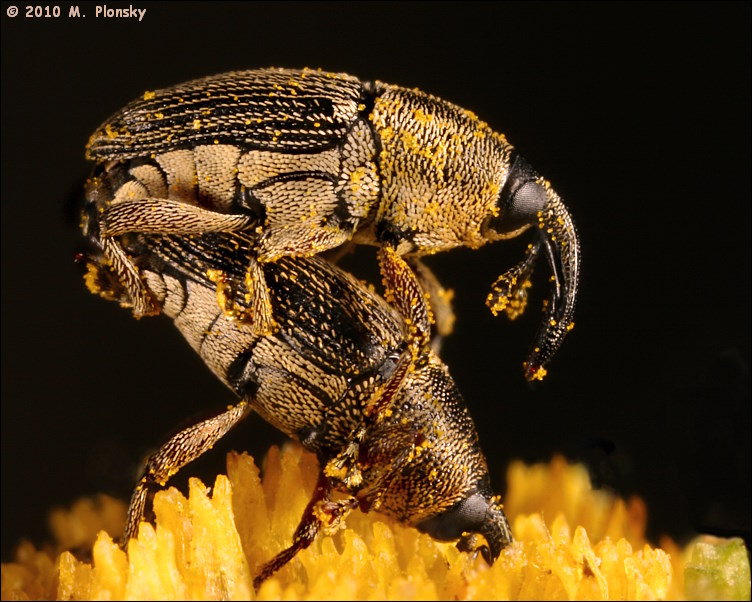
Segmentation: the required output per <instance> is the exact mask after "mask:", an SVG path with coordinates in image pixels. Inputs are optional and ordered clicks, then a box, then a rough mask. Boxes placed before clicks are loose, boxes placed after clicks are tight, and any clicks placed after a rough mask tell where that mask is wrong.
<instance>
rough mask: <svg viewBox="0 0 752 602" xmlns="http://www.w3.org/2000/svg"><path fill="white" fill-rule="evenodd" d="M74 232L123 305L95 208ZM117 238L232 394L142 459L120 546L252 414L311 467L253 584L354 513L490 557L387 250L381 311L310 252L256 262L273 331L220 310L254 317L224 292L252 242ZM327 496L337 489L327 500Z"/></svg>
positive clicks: (93, 283) (447, 383) (489, 525)
mask: <svg viewBox="0 0 752 602" xmlns="http://www.w3.org/2000/svg"><path fill="white" fill-rule="evenodd" d="M91 208H92V207H91V206H90V209H91ZM85 231H86V232H87V234H88V236H89V238H90V240H91V242H92V243H93V245H94V247H95V250H93V251H92V252H90V253H89V254H88V256H87V269H88V271H87V275H86V283H87V285H88V287H89V289H90V290H92V292H95V293H98V294H100V295H102V296H103V297H105V298H107V299H112V300H116V301H119V302H120V303H121V304H123V305H125V306H130V305H131V304H132V303H133V297H132V295H131V293H132V291H131V290H130V289H129V288H128V286H127V285H124V284H123V282H122V281H121V279H120V278H119V275H118V274H116V273H115V272H114V271H113V268H112V265H111V264H110V262H109V260H108V259H107V257H106V255H105V254H104V253H103V252H102V244H101V243H102V238H101V235H100V232H99V229H98V221H97V217H96V211H93V212H90V214H89V218H88V219H85ZM116 242H117V244H118V246H119V248H120V249H122V251H123V253H124V254H125V257H126V258H127V260H128V262H129V263H130V264H132V265H133V266H134V268H135V269H136V270H137V275H138V278H139V283H138V284H133V286H142V285H144V286H146V287H147V289H148V291H149V294H150V296H151V297H152V299H153V300H154V303H155V307H157V308H158V309H159V311H160V312H161V313H163V314H164V315H166V316H168V317H170V318H172V320H173V322H174V324H175V326H176V327H177V328H178V329H179V330H180V332H181V333H182V334H183V336H184V337H185V338H186V339H187V341H188V342H189V344H190V345H191V346H192V347H193V349H194V350H196V351H197V352H198V353H199V355H200V356H201V357H202V359H203V360H204V361H205V363H206V365H207V366H208V367H209V368H210V369H211V370H212V372H214V374H215V375H216V376H217V377H218V378H219V379H220V380H221V381H222V382H224V383H225V384H226V385H227V386H228V387H229V388H230V389H231V390H232V391H233V392H234V393H235V394H237V395H238V396H239V397H240V399H241V400H240V401H239V402H238V403H236V404H235V405H232V406H230V407H229V408H228V409H227V410H226V411H224V412H222V413H220V414H219V415H217V416H215V417H213V418H210V419H208V420H204V421H203V422H199V423H198V424H195V425H193V426H191V427H188V428H186V429H184V430H183V431H181V432H180V433H178V434H177V435H175V436H174V437H172V438H171V439H170V440H169V441H167V442H166V443H165V444H164V445H162V446H161V447H160V448H159V450H158V451H157V452H156V453H154V454H153V455H152V456H151V457H150V458H149V460H148V463H147V465H146V468H145V470H144V473H143V476H142V478H141V479H140V481H139V482H138V485H137V486H136V489H135V491H134V493H133V496H132V499H131V504H130V508H129V512H128V524H127V528H126V533H125V538H124V542H127V541H128V540H129V538H131V537H133V536H135V535H136V533H137V530H138V525H139V523H140V521H141V520H142V517H143V514H144V508H145V505H146V501H147V496H148V492H149V491H150V490H151V489H152V488H153V487H155V486H157V485H164V483H165V482H166V481H167V480H168V479H169V477H170V476H171V475H173V474H174V473H175V472H176V471H177V470H179V469H180V468H181V467H183V466H185V465H186V464H187V463H189V462H191V461H192V460H194V459H196V458H197V457H198V456H200V455H201V454H203V453H204V452H205V451H207V450H208V449H210V448H211V447H212V446H213V445H214V444H215V443H216V442H217V441H218V440H219V439H220V438H221V437H222V436H224V435H225V433H226V432H227V431H228V430H229V429H230V428H231V427H232V426H234V425H235V424H236V423H237V422H239V421H240V420H241V419H243V418H244V417H246V416H247V415H248V414H250V413H251V412H252V411H255V412H257V413H258V414H260V415H261V416H262V417H263V418H264V419H266V420H267V421H268V422H270V423H271V424H272V425H274V426H275V427H277V428H279V429H280V430H282V431H283V432H285V433H286V434H288V435H289V436H290V437H293V438H295V439H298V440H299V441H300V442H301V444H302V445H303V447H305V448H306V449H308V450H312V451H314V452H315V453H316V454H317V455H318V458H319V460H320V465H321V470H320V474H319V476H318V482H317V485H316V488H315V490H314V494H313V497H312V499H311V500H310V502H309V504H308V506H307V507H306V509H305V511H304V513H303V517H302V518H301V521H300V524H299V526H298V528H297V530H296V531H295V534H294V536H293V542H292V544H291V545H290V547H289V548H287V549H286V550H284V551H282V552H281V553H280V554H278V555H277V556H276V557H274V558H273V559H271V560H270V561H269V562H268V563H267V564H265V565H264V566H263V567H261V569H260V571H259V573H258V575H257V576H256V578H255V580H254V585H255V586H256V587H258V586H259V584H260V583H261V582H262V581H263V580H264V579H266V578H268V577H269V576H270V575H271V574H272V573H274V572H275V571H277V570H278V569H279V568H281V567H282V566H284V565H285V564H286V563H287V562H289V561H290V560H291V559H292V558H293V557H294V556H295V555H296V554H297V552H298V551H300V550H301V549H304V548H306V547H307V546H309V545H310V544H311V542H312V541H313V540H314V539H315V538H316V537H317V535H318V534H319V533H320V532H324V533H327V532H331V531H333V530H334V529H336V528H337V526H338V525H339V524H340V523H341V520H342V519H343V518H344V516H345V515H347V513H348V512H350V511H351V510H352V509H353V508H356V507H359V508H361V509H362V510H364V511H370V510H378V511H379V512H382V513H384V514H386V515H389V516H391V517H393V518H395V519H396V520H398V521H400V522H402V523H404V524H407V525H412V526H414V527H416V528H417V529H419V530H421V531H423V532H426V533H428V534H430V535H431V536H433V537H435V538H437V539H441V540H450V541H451V540H459V541H458V546H459V547H460V549H462V550H466V551H471V550H478V551H480V552H481V553H482V555H483V556H484V558H485V559H486V560H487V561H488V562H489V563H492V562H493V561H494V560H495V559H496V558H497V557H498V556H499V554H500V552H501V550H502V549H503V548H504V547H505V546H506V545H508V544H509V543H510V542H511V541H512V534H511V530H510V528H509V524H508V522H507V519H506V517H505V516H504V513H503V510H502V507H501V504H500V501H499V498H498V497H497V496H495V495H493V493H492V491H491V488H490V482H489V475H488V468H487V464H486V460H485V458H484V456H483V454H482V452H481V449H480V446H479V442H478V436H477V433H476V430H475V426H474V424H473V422H472V419H471V417H470V415H469V413H468V410H467V408H466V406H465V404H464V402H463V400H462V398H461V396H460V393H459V391H458V389H457V387H456V385H455V384H454V381H453V380H452V378H451V376H450V374H449V372H448V370H447V368H446V366H445V365H444V364H443V363H442V362H441V360H440V359H439V358H438V356H437V355H436V354H435V353H434V352H433V351H432V349H431V345H430V341H429V338H430V334H429V333H430V321H431V315H430V307H429V306H428V304H427V303H426V302H425V299H424V296H423V292H422V290H421V287H420V285H419V283H418V281H417V279H416V278H415V275H414V272H413V271H412V270H411V269H410V268H409V267H408V266H407V264H406V263H405V262H404V260H403V259H402V258H401V257H399V255H397V254H396V253H394V252H393V251H389V250H386V249H384V250H382V251H381V252H380V263H381V268H382V275H383V277H384V282H385V285H386V298H387V299H389V300H390V301H391V305H390V304H389V303H388V302H387V301H385V300H384V299H382V298H381V297H379V296H378V295H377V294H376V293H374V292H373V291H372V290H370V289H369V288H367V287H366V286H364V285H363V284H362V283H361V282H359V281H358V280H356V279H355V278H353V277H352V276H350V275H349V274H347V273H345V272H343V271H342V270H340V269H339V268H337V267H335V266H334V265H332V264H331V263H328V262H326V261H324V260H323V259H321V258H319V257H308V258H305V257H297V258H295V257H282V258H280V259H279V260H278V261H276V262H269V263H265V264H262V265H261V269H262V270H263V276H264V278H265V281H266V284H267V286H268V294H269V297H270V299H271V302H272V304H271V307H272V308H273V314H272V317H273V319H274V321H275V323H276V324H277V328H275V330H274V332H272V333H259V332H258V331H257V330H256V329H254V328H253V327H252V326H250V325H248V324H246V323H244V322H243V321H239V320H236V319H233V318H232V317H230V316H228V315H227V312H225V311H223V310H222V309H221V307H220V305H227V306H232V307H236V306H237V307H239V308H241V309H243V310H244V311H252V309H253V308H252V303H253V297H252V296H248V297H246V296H245V295H239V294H236V291H237V290H239V287H241V285H242V283H243V281H244V280H245V275H246V271H247V256H248V253H249V252H250V249H251V248H252V247H253V245H254V244H255V241H254V240H252V239H249V238H248V237H246V236H244V235H242V234H226V233H225V234H204V235H202V236H195V237H176V236H165V235H154V234H138V235H132V234H131V235H123V236H120V237H118V240H117V241H116ZM218 299H219V300H220V304H218V303H217V300H218ZM335 491H340V492H343V493H344V494H346V496H347V497H345V499H338V500H335V499H333V497H332V494H333V493H334V492H335Z"/></svg>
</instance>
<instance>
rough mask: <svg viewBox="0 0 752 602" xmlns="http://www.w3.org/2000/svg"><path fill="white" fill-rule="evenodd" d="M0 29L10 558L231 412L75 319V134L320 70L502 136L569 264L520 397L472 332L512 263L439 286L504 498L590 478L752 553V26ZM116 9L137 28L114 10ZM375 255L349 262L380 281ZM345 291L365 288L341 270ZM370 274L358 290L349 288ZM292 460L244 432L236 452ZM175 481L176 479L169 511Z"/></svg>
mask: <svg viewBox="0 0 752 602" xmlns="http://www.w3.org/2000/svg"><path fill="white" fill-rule="evenodd" d="M8 6H9V5H8V3H3V4H2V15H1V18H2V69H3V71H2V197H1V199H0V201H1V204H2V554H3V559H4V560H8V559H9V554H10V551H11V550H12V547H13V546H14V545H15V543H16V542H17V541H18V539H19V538H20V537H21V536H27V537H30V538H32V539H33V540H34V541H37V542H39V541H40V540H41V539H43V538H45V537H47V533H46V526H45V517H46V514H47V512H48V510H49V509H50V508H51V507H52V506H54V505H64V504H68V503H70V502H71V501H72V500H74V499H75V498H77V497H79V496H81V495H83V494H90V493H94V492H99V491H110V492H113V493H115V494H117V495H120V496H123V497H125V496H127V495H128V494H129V491H130V487H131V486H132V484H133V482H134V478H135V475H134V471H135V470H136V465H137V464H138V462H139V460H140V458H141V457H142V455H143V454H144V453H145V452H146V450H147V449H149V448H150V447H152V446H155V445H157V444H158V443H160V442H162V440H163V439H164V437H165V435H166V434H167V433H168V432H170V431H171V430H172V429H173V428H174V427H175V426H177V425H178V424H179V423H180V422H181V420H183V419H184V418H186V417H189V416H191V415H193V414H196V413H197V412H201V411H205V410H211V409H219V408H221V407H223V406H224V405H226V404H227V403H230V402H231V401H232V395H231V394H230V393H229V392H228V391H227V390H225V389H224V388H223V386H222V385H220V384H219V383H218V382H217V381H216V380H215V379H214V378H213V377H212V376H211V375H210V373H209V371H208V370H207V369H206V368H205V367H204V366H203V365H202V364H201V362H200V361H199V359H198V358H197V357H195V356H194V354H193V352H192V351H191V350H190V349H189V347H188V346H187V345H186V344H185V342H184V341H183V340H182V338H181V337H180V335H179V333H178V332H177V331H175V330H174V328H173V327H172V325H171V324H170V322H169V321H168V320H166V319H163V318H152V319H144V320H141V321H135V320H134V319H133V318H132V317H131V316H130V314H129V312H127V311H124V310H122V309H120V308H119V307H118V306H117V305H116V304H114V303H107V302H105V301H103V300H101V299H99V298H96V297H94V296H92V295H91V294H89V293H88V292H87V291H86V289H85V287H84V285H83V282H82V278H81V273H80V269H79V267H78V266H76V265H74V263H73V258H74V254H75V251H76V250H77V248H78V246H79V234H78V231H77V218H76V216H75V215H73V214H72V212H71V211H70V210H69V209H67V208H68V207H70V203H69V202H68V201H67V199H69V198H71V196H75V195H76V193H78V191H79V190H80V186H81V182H82V180H81V178H83V177H85V175H86V174H87V172H88V170H89V167H90V166H89V165H87V163H86V161H85V160H84V158H83V150H84V145H85V143H86V141H87V138H88V136H89V134H90V133H91V132H92V131H93V130H94V129H95V128H96V127H97V126H98V125H99V124H100V123H101V122H102V121H103V120H104V119H105V118H106V117H108V116H109V115H110V114H111V113H113V112H114V111H116V110H117V109H118V108H120V107H121V106H122V105H124V104H125V103H126V102H128V101H130V100H131V99H133V98H136V97H137V96H139V95H140V94H142V93H143V92H144V91H145V90H147V89H149V90H151V89H155V88H159V87H165V86H169V85H171V84H175V83H178V82H181V81H184V80H187V79H191V78H194V77H199V76H203V75H208V74H214V73H218V72H222V71H227V70H231V69H244V68H255V67H267V66H272V65H273V66H287V67H302V66H310V67H322V68H324V69H327V70H333V71H345V72H348V73H351V74H354V75H357V76H359V77H361V78H362V79H380V80H382V81H386V82H390V83H396V84H401V85H406V86H410V87H413V86H415V87H419V88H421V89H422V90H425V91H428V92H431V93H434V94H436V95H438V96H440V97H442V98H444V99H446V100H450V101H452V102H455V103H457V104H459V105H460V106H463V107H465V108H468V109H471V110H473V111H474V112H475V113H477V114H478V115H479V116H480V117H481V118H482V119H483V120H485V121H487V122H488V123H489V124H490V125H491V126H492V127H493V128H494V129H497V130H499V131H502V132H504V133H505V134H506V135H507V137H508V139H509V140H510V141H511V142H512V143H513V144H514V145H515V146H516V147H517V148H518V150H519V151H520V152H521V153H522V154H523V155H524V156H525V157H527V158H528V160H529V161H530V162H531V163H532V164H533V165H534V166H535V167H536V168H537V169H538V171H539V172H541V173H542V174H544V175H545V176H546V177H547V178H548V179H549V180H550V181H551V182H552V183H553V185H554V187H555V188H556V190H557V191H558V192H559V193H560V194H561V195H562V197H563V198H564V199H565V202H566V203H567V205H568V207H569V208H570V210H571V212H572V214H573V215H574V217H575V220H576V223H577V225H578V228H579V232H580V236H581V239H582V280H581V293H580V298H579V303H578V309H577V313H576V316H575V320H576V323H577V327H576V328H575V329H574V331H573V332H572V334H571V335H570V337H569V339H568V340H567V341H566V343H565V344H564V346H563V347H562V349H561V351H560V353H559V355H558V357H557V358H556V359H555V361H554V362H553V363H552V364H551V366H550V371H549V376H548V378H547V379H546V380H545V381H544V382H543V383H541V384H538V385H536V386H534V387H530V386H528V385H527V384H526V383H525V382H524V380H523V378H522V376H521V362H522V360H523V358H524V355H525V353H526V351H527V346H528V344H529V343H530V342H531V340H532V337H533V335H534V332H535V329H536V326H537V321H538V319H539V317H540V314H539V313H538V311H537V307H538V306H539V304H540V302H541V299H542V298H543V296H544V293H545V291H546V289H545V286H546V284H545V278H546V276H547V274H546V270H545V269H539V271H538V275H537V282H536V284H537V286H536V289H535V292H534V299H533V301H532V305H533V306H532V307H531V308H530V310H529V311H528V313H527V315H526V316H525V317H524V318H523V319H521V320H518V321H517V322H515V323H510V322H508V321H507V320H506V319H505V318H503V317H500V318H498V319H494V318H493V317H492V316H491V315H490V313H489V312H488V310H487V309H486V308H485V306H484V299H485V295H486V293H487V292H488V289H489V286H490V284H491V282H493V280H494V279H495V278H496V276H497V275H498V274H500V273H501V272H502V271H504V270H505V269H506V268H507V267H509V266H510V265H512V264H513V263H515V262H516V261H517V260H518V258H519V257H520V256H521V253H522V249H524V246H525V245H526V243H527V239H526V240H517V241H510V242H508V243H497V244H495V245H492V246H489V247H487V248H485V249H482V250H480V251H476V252H471V251H465V250H459V251H454V252H451V253H446V254H443V255H439V256H436V257H433V258H431V261H430V262H429V263H430V265H431V266H432V267H433V268H434V270H435V271H436V273H437V275H439V277H440V278H441V280H442V281H443V282H444V283H445V284H446V285H447V286H451V287H453V288H454V289H455V290H456V301H455V309H456V312H457V324H456V333H455V334H454V335H453V336H452V338H451V339H449V340H447V342H446V346H445V350H444V353H443V356H444V359H445V361H446V362H447V364H448V365H449V366H450V368H451V371H452V374H453V375H454V377H455V379H456V380H457V382H458V384H459V387H460V389H461V390H462V391H463V394H464V396H465V398H466V401H467V403H468V404H469V406H470V408H471V411H472V413H473V415H474V417H475V419H476V422H477V425H478V430H479V432H480V436H481V441H482V443H483V446H484V449H485V451H486V454H487V456H488V457H489V461H490V464H491V469H492V475H493V481H494V485H495V486H496V487H497V489H498V490H503V488H504V486H505V485H504V474H505V469H506V466H507V464H508V462H509V461H510V460H511V459H513V458H522V459H524V460H526V461H529V462H531V461H540V460H548V459H549V458H550V457H551V455H552V454H554V453H555V452H562V453H564V454H566V455H567V456H568V457H569V458H571V459H580V460H583V461H586V462H587V463H588V465H589V467H590V469H591V472H592V474H593V478H594V480H595V482H596V483H598V484H600V485H602V486H607V487H611V488H613V489H615V490H616V491H618V492H619V493H621V494H623V495H631V494H638V495H640V496H642V497H643V498H644V499H645V500H646V502H647V505H648V512H649V530H650V535H651V536H652V537H657V536H658V535H659V534H661V533H669V534H671V535H673V536H674V537H676V538H678V539H679V540H680V541H683V540H684V539H685V538H686V537H688V536H689V535H691V534H692V533H694V532H697V531H700V532H712V533H717V534H721V535H728V534H739V535H742V536H744V537H746V538H747V543H748V545H749V532H750V512H749V507H750V386H749V370H750V364H749V360H750V119H749V109H750V64H749V59H750V30H749V22H750V4H749V3H732V4H725V3H721V2H714V3H712V4H709V3H708V4H687V3H669V4H661V3H649V4H638V3H634V4H633V3H630V4H615V3H597V4H569V3H555V4H546V3H544V4H534V3H525V4H514V3H512V4H509V3H503V4H493V3H485V2H484V3H477V4H476V3H471V2H464V3H461V4H460V3H427V4H417V3H409V4H399V3H389V4H382V3H363V2H358V3H355V2H348V3H336V4H332V3H321V4H318V3H304V4H297V3H279V4H276V3H275V4H254V3H248V4H244V3H232V4H223V3H210V4H209V3H184V4H183V3H179V2H172V3H168V4H162V3H157V4H152V3H146V2H134V3H133V6H134V7H136V8H146V16H145V18H144V20H143V21H142V22H140V23H139V22H137V21H136V20H135V19H131V20H125V19H102V18H99V19H95V17H94V7H95V5H94V4H92V3H81V4H79V6H80V9H81V11H82V13H85V14H86V18H85V19H83V18H82V19H78V20H76V19H69V18H68V17H67V13H68V10H67V9H68V6H69V5H68V4H61V5H60V6H61V8H62V12H63V16H62V17H61V18H58V19H54V18H49V19H45V18H41V19H28V18H25V16H24V15H25V12H26V11H25V6H27V4H25V3H20V4H17V6H18V7H19V8H20V14H19V16H17V17H15V18H13V19H11V18H9V17H8V16H7V13H6V11H7V8H8ZM107 6H108V7H110V8H113V7H123V6H125V7H127V6H128V4H122V3H115V2H108V3H107ZM372 255H373V254H372V252H366V253H365V257H364V258H363V260H364V264H365V265H366V266H367V269H374V266H375V262H374V258H373V256H372ZM353 265H354V264H353ZM364 273H366V274H367V273H371V272H364ZM281 441H283V437H282V436H281V435H280V434H279V433H277V432H275V431H274V430H273V429H271V428H270V427H268V426H266V425H265V424H263V423H262V421H261V420H260V419H258V418H257V417H252V418H250V419H249V420H248V421H246V423H244V424H242V425H240V426H239V427H238V428H237V429H236V431H235V432H234V433H233V434H232V435H231V436H230V437H228V438H227V440H226V441H223V442H222V443H221V444H219V445H217V447H216V448H215V450H214V452H213V453H211V454H208V456H207V457H206V458H205V459H202V460H200V461H199V462H197V463H196V465H195V466H192V467H191V468H190V469H186V470H185V471H184V472H185V473H186V476H187V474H188V473H190V474H191V475H199V476H201V477H203V478H204V479H205V481H206V482H207V483H211V482H213V475H214V474H215V473H216V472H217V471H219V470H222V468H223V461H224V453H225V452H226V451H227V450H229V449H232V448H235V449H241V450H244V449H245V450H249V451H251V452H252V453H254V454H256V455H257V456H259V457H260V456H261V455H262V454H263V451H264V450H265V449H266V448H267V446H268V445H269V443H270V442H281ZM185 478H186V477H183V479H182V480H181V479H180V478H178V479H176V483H178V484H180V483H184V482H185Z"/></svg>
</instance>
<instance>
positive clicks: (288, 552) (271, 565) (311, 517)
mask: <svg viewBox="0 0 752 602" xmlns="http://www.w3.org/2000/svg"><path fill="white" fill-rule="evenodd" d="M333 492H334V487H333V484H332V481H331V480H330V479H329V478H328V477H326V476H325V475H324V473H323V472H321V473H320V474H319V479H318V482H317V483H316V487H315V489H314V490H313V496H312V497H311V501H310V502H308V505H307V506H306V509H305V510H304V511H303V517H302V518H301V519H300V523H299V524H298V528H297V529H295V535H293V538H292V545H291V546H290V547H288V548H286V549H284V550H282V551H281V552H280V553H279V554H277V555H276V556H275V557H274V558H272V559H271V560H270V561H269V562H267V563H266V564H265V565H264V566H263V567H261V571H259V574H258V575H256V577H255V578H254V579H253V587H254V588H255V589H257V590H258V588H259V587H260V586H261V584H262V583H263V582H264V581H266V580H267V579H268V578H269V577H271V576H272V575H273V574H274V573H276V572H277V571H278V570H279V569H281V568H282V567H283V566H285V565H286V564H287V563H288V562H290V561H291V560H292V559H293V558H295V556H296V555H297V553H298V552H300V551H301V550H305V549H306V548H307V547H308V546H310V545H311V544H312V543H313V541H314V540H315V539H316V536H317V535H318V534H319V532H320V531H322V530H323V531H324V533H326V534H328V535H332V534H334V533H335V532H336V531H337V530H338V529H339V528H340V525H341V524H342V521H343V520H344V518H345V517H346V516H347V515H348V514H349V513H350V511H351V510H352V509H353V508H356V507H357V505H358V502H357V501H356V500H355V498H347V499H345V500H340V501H334V500H332V493H333Z"/></svg>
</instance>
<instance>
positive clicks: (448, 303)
mask: <svg viewBox="0 0 752 602" xmlns="http://www.w3.org/2000/svg"><path fill="white" fill-rule="evenodd" d="M405 261H406V262H407V264H408V265H409V266H410V267H411V268H412V270H413V272H415V276H416V277H417V278H418V282H420V286H421V288H422V289H423V290H424V291H425V292H426V293H428V299H429V305H430V307H431V309H432V310H433V317H434V321H435V323H434V325H433V328H432V329H431V348H432V349H433V350H434V352H435V353H439V351H440V350H441V342H442V339H443V338H444V337H447V336H449V335H450V334H452V331H453V330H454V311H453V310H452V299H453V298H454V291H453V290H452V289H447V288H444V287H443V286H442V285H441V283H440V282H439V280H438V278H436V276H435V275H434V273H433V272H432V271H431V270H430V269H429V267H428V266H427V265H426V264H425V263H423V262H422V261H421V260H420V259H419V258H418V257H406V258H405Z"/></svg>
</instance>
